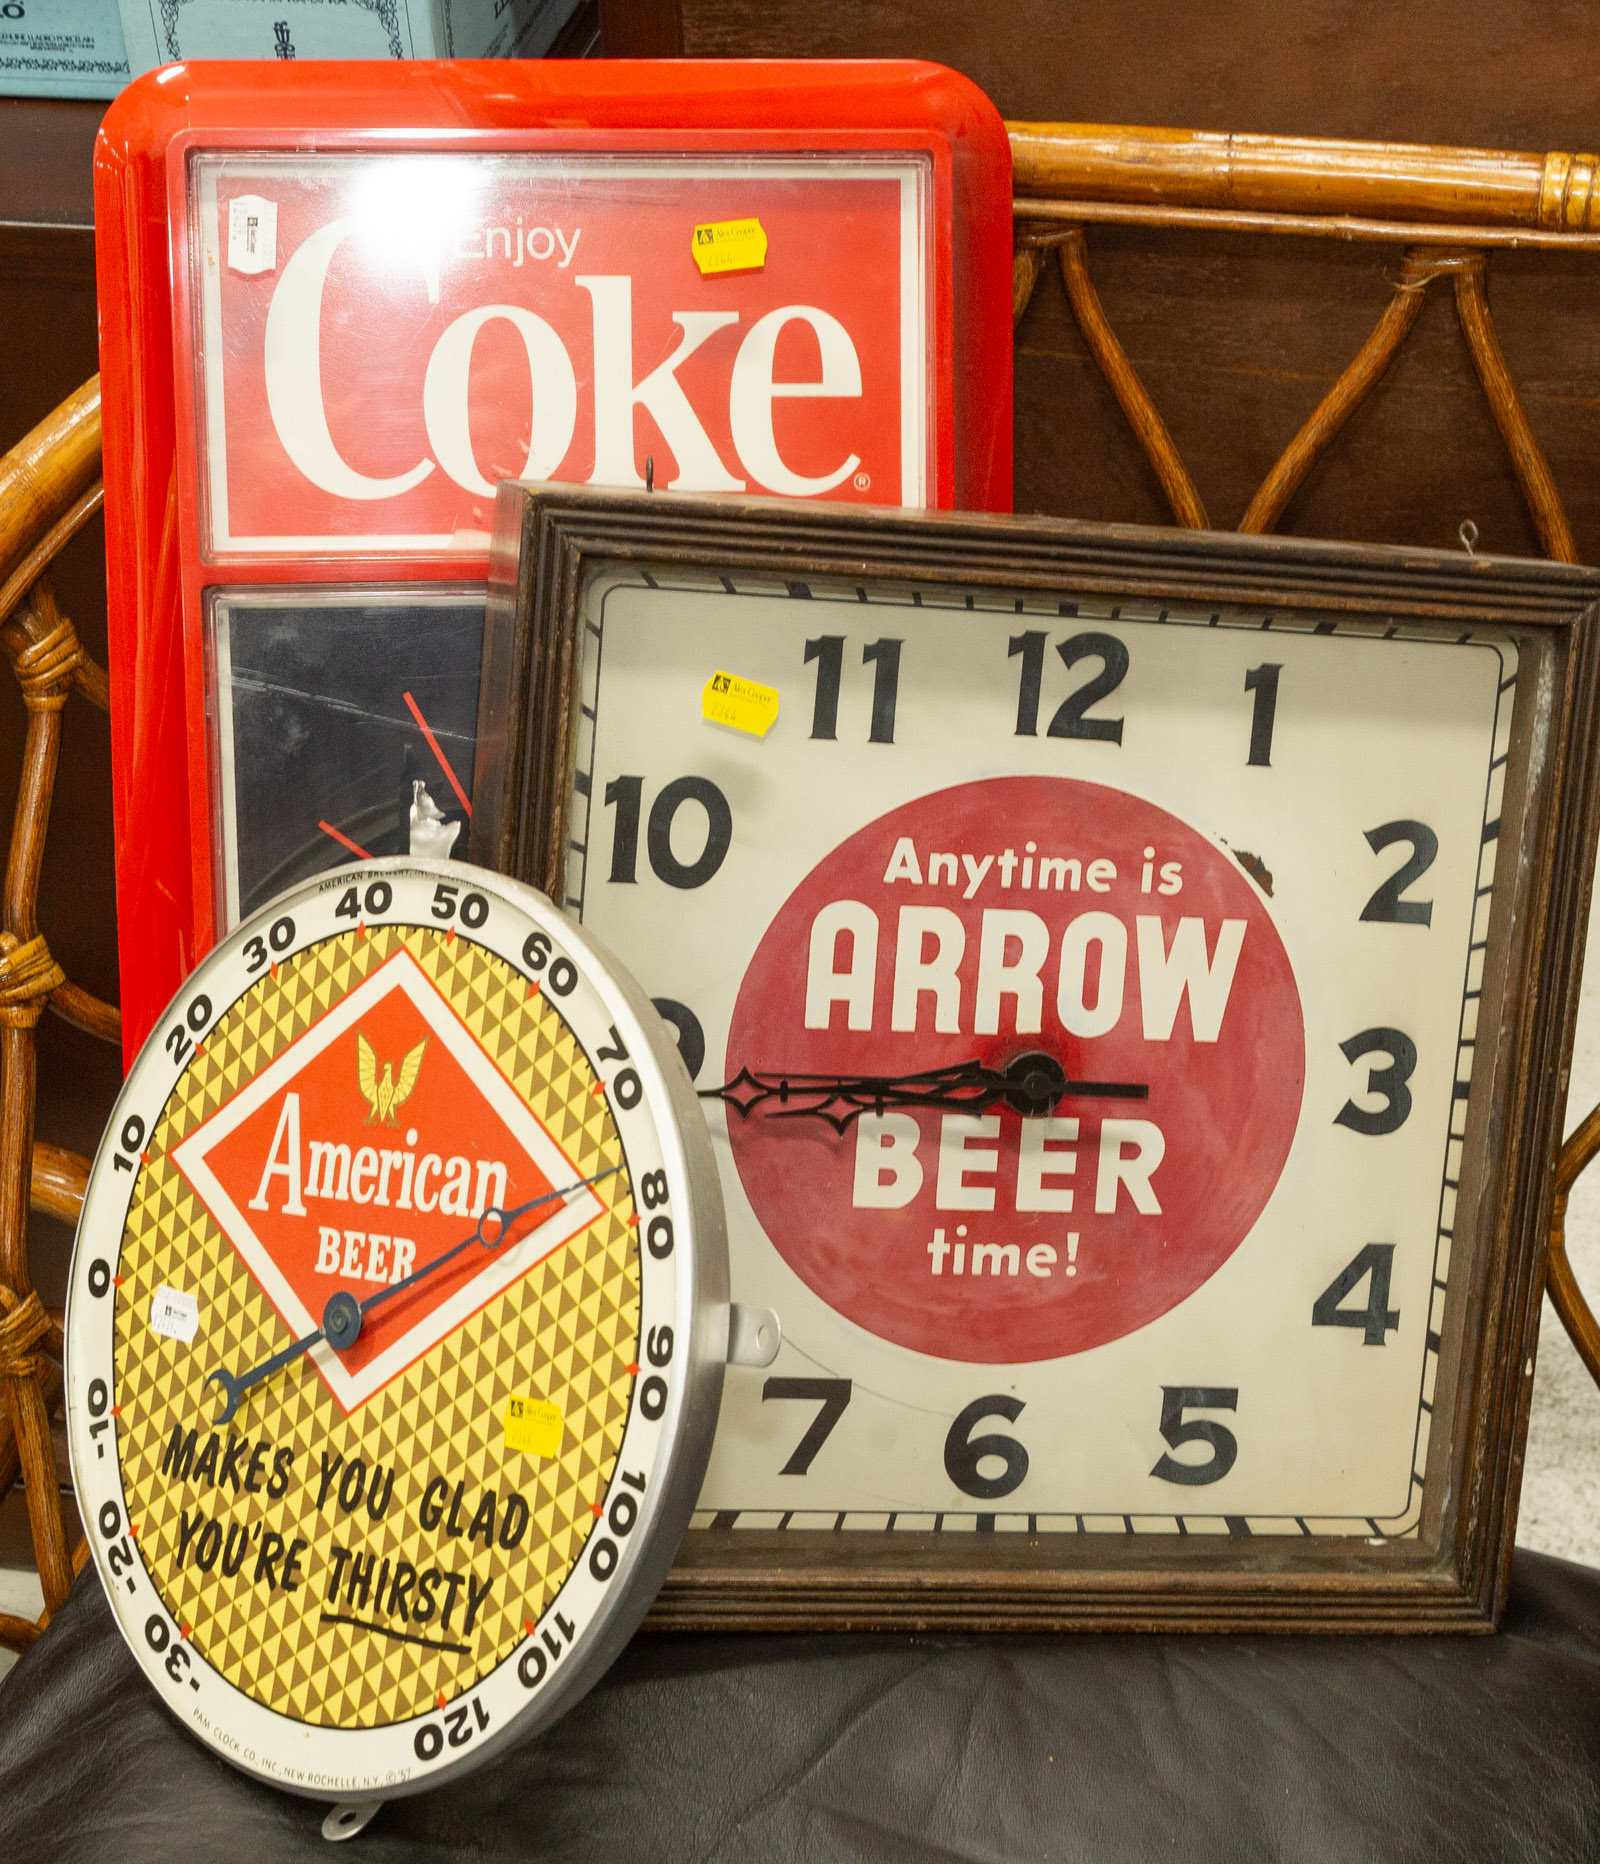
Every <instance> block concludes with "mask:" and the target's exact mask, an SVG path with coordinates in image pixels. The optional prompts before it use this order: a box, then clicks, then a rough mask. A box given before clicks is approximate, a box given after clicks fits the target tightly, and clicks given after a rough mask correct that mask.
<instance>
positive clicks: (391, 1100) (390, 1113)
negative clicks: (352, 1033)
mask: <svg viewBox="0 0 1600 1864" xmlns="http://www.w3.org/2000/svg"><path fill="white" fill-rule="evenodd" d="M427 1046H428V1038H427V1037H426V1036H424V1037H423V1038H422V1040H421V1041H420V1042H419V1043H418V1044H417V1046H416V1047H415V1048H414V1049H410V1050H408V1051H407V1053H406V1056H405V1058H404V1059H403V1060H402V1061H401V1063H400V1078H399V1080H398V1081H397V1080H396V1079H395V1075H394V1063H393V1062H392V1061H386V1062H385V1063H384V1064H383V1076H382V1079H381V1080H380V1078H379V1076H378V1058H377V1056H376V1055H375V1054H374V1053H373V1052H372V1044H371V1043H370V1042H369V1041H368V1040H367V1038H366V1037H365V1036H364V1035H363V1034H362V1033H361V1031H360V1030H359V1029H358V1030H357V1031H356V1079H357V1080H358V1081H359V1082H360V1084H361V1097H362V1099H363V1100H365V1101H366V1103H367V1105H368V1106H369V1107H371V1109H372V1111H371V1112H370V1113H369V1114H368V1115H367V1117H366V1121H365V1124H366V1125H368V1126H370V1125H371V1124H372V1123H373V1121H374V1120H376V1121H378V1122H379V1124H380V1125H381V1124H382V1122H383V1121H385V1120H387V1121H388V1122H389V1124H390V1125H391V1126H398V1125H399V1124H400V1122H399V1121H398V1120H397V1119H396V1118H395V1117H394V1111H395V1108H396V1107H400V1106H403V1105H404V1104H405V1102H406V1101H408V1100H409V1099H410V1098H411V1090H412V1089H413V1088H414V1087H415V1086H416V1084H417V1076H418V1074H420V1073H421V1071H422V1052H423V1050H424V1049H425V1048H426V1047H427Z"/></svg>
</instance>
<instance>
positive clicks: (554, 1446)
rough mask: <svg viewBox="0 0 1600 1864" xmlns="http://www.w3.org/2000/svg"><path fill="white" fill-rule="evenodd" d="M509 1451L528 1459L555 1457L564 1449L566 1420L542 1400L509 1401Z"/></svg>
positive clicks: (554, 1408) (507, 1407)
mask: <svg viewBox="0 0 1600 1864" xmlns="http://www.w3.org/2000/svg"><path fill="white" fill-rule="evenodd" d="M505 1426H506V1448H507V1449H508V1450H521V1451H522V1452H523V1453H524V1454H525V1455H528V1456H554V1455H555V1453H556V1452H557V1451H558V1450H559V1449H560V1448H561V1433H562V1432H563V1431H564V1430H565V1429H566V1419H565V1418H564V1417H562V1415H561V1413H560V1411H559V1410H558V1409H557V1408H556V1407H555V1406H554V1405H553V1404H547V1403H546V1402H545V1400H544V1399H543V1398H508V1399H507V1400H506V1416H505Z"/></svg>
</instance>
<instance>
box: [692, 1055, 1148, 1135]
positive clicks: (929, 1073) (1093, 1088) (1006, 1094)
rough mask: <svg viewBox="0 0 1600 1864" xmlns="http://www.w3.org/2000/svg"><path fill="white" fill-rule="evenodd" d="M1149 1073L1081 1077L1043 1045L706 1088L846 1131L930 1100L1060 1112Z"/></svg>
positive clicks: (966, 1107)
mask: <svg viewBox="0 0 1600 1864" xmlns="http://www.w3.org/2000/svg"><path fill="white" fill-rule="evenodd" d="M1149 1092H1150V1090H1149V1088H1148V1087H1147V1086H1146V1085H1145V1084H1144V1083H1143V1082H1142V1081H1073V1080H1069V1079H1068V1078H1067V1072H1066V1070H1065V1069H1064V1068H1063V1067H1062V1066H1061V1064H1060V1062H1058V1061H1057V1060H1056V1058H1055V1057H1054V1056H1053V1055H1045V1054H1042V1053H1040V1052H1039V1051H1037V1050H1035V1051H1032V1052H1030V1053H1028V1054H1024V1055H1017V1056H1015V1057H1013V1059H1012V1060H1010V1061H1008V1062H1007V1063H1006V1065H1005V1067H1004V1068H990V1067H988V1066H986V1065H985V1064H984V1063H983V1062H980V1061H963V1062H953V1063H952V1064H951V1065H950V1066H949V1067H947V1068H928V1069H924V1070H923V1071H922V1072H921V1073H918V1074H777V1073H757V1072H755V1071H753V1070H751V1069H749V1068H741V1069H740V1070H739V1072H738V1073H737V1074H736V1075H735V1076H734V1077H733V1079H732V1080H731V1081H728V1082H726V1083H725V1084H724V1085H723V1086H721V1087H706V1088H701V1090H700V1098H701V1099H702V1100H720V1101H722V1103H723V1104H724V1105H725V1106H728V1107H731V1108H733V1109H734V1111H735V1112H736V1113H738V1114H739V1115H740V1117H741V1118H743V1119H748V1118H749V1117H750V1115H751V1114H752V1113H754V1112H755V1111H756V1109H757V1108H758V1107H760V1108H767V1107H769V1106H770V1105H771V1103H772V1102H774V1101H776V1102H777V1103H778V1110H776V1111H773V1112H772V1113H771V1114H770V1117H771V1118H772V1119H775V1120H801V1119H818V1120H825V1121H826V1122H827V1123H828V1125H829V1126H831V1127H832V1128H833V1129H834V1131H835V1132H837V1133H844V1132H846V1131H847V1130H848V1129H849V1127H850V1125H851V1122H852V1121H854V1120H858V1119H859V1118H860V1117H861V1115H862V1114H863V1113H880V1114H881V1113H885V1112H888V1111H889V1110H890V1109H891V1108H895V1107H928V1108H933V1109H934V1110H936V1111H940V1112H945V1113H986V1112H987V1111H988V1110H989V1108H990V1107H992V1106H994V1105H996V1104H997V1103H998V1102H1000V1101H1004V1102H1005V1103H1006V1105H1007V1106H1009V1107H1010V1108H1012V1109H1013V1111H1015V1112H1017V1113H1020V1114H1022V1115H1023V1116H1024V1117H1026V1118H1031V1119H1038V1118H1041V1117H1042V1116H1043V1115H1045V1114H1048V1113H1052V1112H1054V1110H1055V1108H1056V1107H1057V1106H1058V1105H1059V1104H1060V1103H1061V1102H1062V1101H1063V1100H1067V1099H1078V1098H1083V1099H1106V1100H1144V1099H1146V1098H1147V1097H1148V1095H1149Z"/></svg>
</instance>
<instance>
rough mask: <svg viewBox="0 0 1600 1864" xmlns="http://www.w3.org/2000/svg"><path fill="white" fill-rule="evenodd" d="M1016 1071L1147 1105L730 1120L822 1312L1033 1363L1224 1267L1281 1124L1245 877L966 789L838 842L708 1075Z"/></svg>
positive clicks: (755, 1183) (1297, 1016)
mask: <svg viewBox="0 0 1600 1864" xmlns="http://www.w3.org/2000/svg"><path fill="white" fill-rule="evenodd" d="M1029 1052H1034V1053H1038V1052H1042V1053H1044V1054H1047V1055H1050V1056H1053V1057H1054V1058H1055V1059H1056V1060H1057V1061H1058V1062H1059V1063H1060V1064H1061V1066H1062V1067H1063V1068H1064V1069H1065V1072H1066V1075H1067V1077H1068V1079H1069V1081H1071V1082H1074V1083H1090V1084H1093V1083H1102V1084H1104V1083H1112V1084H1120V1085H1122V1086H1124V1087H1128V1088H1133V1089H1137V1088H1140V1087H1142V1088H1144V1089H1145V1090H1146V1092H1145V1093H1144V1094H1143V1095H1142V1096H1139V1095H1127V1094H1125V1095H1122V1096H1111V1095H1107V1094H1103V1093H1095V1092H1093V1091H1086V1092H1074V1093H1070V1094H1069V1095H1068V1096H1067V1097H1066V1098H1065V1099H1063V1100H1062V1101H1061V1102H1060V1103H1059V1104H1058V1105H1057V1107H1056V1109H1055V1111H1054V1113H1053V1114H1052V1115H1050V1116H1049V1117H1048V1118H1042V1119H1024V1118H1023V1117H1022V1115H1021V1114H1019V1113H1017V1112H1015V1111H1013V1110H1012V1109H1011V1108H1009V1107H1008V1106H1006V1105H1004V1104H1000V1105H997V1106H994V1107H991V1108H990V1109H988V1110H987V1111H983V1110H976V1111H968V1112H951V1111H946V1110H940V1109H929V1108H900V1109H890V1110H887V1111H886V1112H885V1113H884V1114H883V1115H881V1116H880V1115H878V1114H876V1113H875V1112H873V1111H872V1110H871V1096H870V1090H869V1091H868V1092H867V1093H866V1095H865V1096H858V1099H857V1103H856V1104H865V1105H866V1107H867V1109H868V1110H867V1111H866V1112H865V1113H863V1114H862V1115H861V1116H860V1117H859V1118H856V1119H854V1120H853V1121H852V1122H851V1123H850V1124H849V1125H848V1127H847V1129H846V1131H845V1132H844V1133H842V1134H840V1133H836V1132H834V1131H833V1130H832V1129H831V1128H830V1127H828V1126H827V1125H826V1124H824V1123H823V1122H822V1121H821V1120H819V1119H815V1118H793V1119H792V1118H783V1117H777V1116H778V1115H779V1114H780V1113H781V1112H785V1111H787V1110H788V1109H787V1108H780V1107H779V1105H778V1103H777V1102H776V1101H768V1102H767V1103H766V1104H765V1105H764V1106H761V1107H758V1108H756V1109H755V1110H754V1111H752V1112H751V1113H750V1114H749V1115H748V1117H744V1118H741V1117H740V1115H739V1114H738V1113H737V1112H736V1111H734V1110H733V1109H732V1108H730V1109H729V1110H728V1131H729V1136H730V1140H731V1143H732V1148H733V1155H734V1159H735V1162H736V1164H737V1166H738V1171H739V1177H740V1181H741V1183H742V1184H743V1186H744V1189H745V1192H746V1195H747V1196H748V1197H749V1199H750V1202H751V1205H752V1206H753V1208H754V1210H755V1214H756V1216H757V1218H758V1219H759V1221H760V1223H761V1225H762V1227H763V1229H764V1230H765V1231H766V1233H767V1235H768V1236H769V1237H770V1238H771V1239H772V1241H773V1243H774V1245H775V1246H776V1247H777V1249H778V1251H779V1252H780V1254H781V1255H782V1256H783V1258H784V1260H785V1261H786V1262H787V1263H788V1264H789V1266H790V1267H791V1268H792V1269H793V1270H794V1271H795V1273H796V1274H798V1275H799V1276H800V1277H801V1278H802V1279H803V1280H804V1281H805V1282H806V1283H807V1285H808V1286H809V1287H811V1288H812V1289H813V1290H815V1292H816V1293H817V1294H818V1295H820V1296H821V1297H822V1299H823V1300H824V1301H826V1302H827V1303H828V1305H829V1306H830V1307H832V1308H833V1309H835V1310H836V1311H837V1312H838V1313H840V1314H842V1315H844V1316H845V1317H846V1318H848V1319H849V1320H852V1321H854V1322H856V1323H857V1324H858V1325H859V1326H862V1327H865V1328H866V1329H867V1330H868V1331H869V1332H871V1333H874V1334H876V1335H878V1336H879V1337H880V1338H882V1339H886V1340H892V1341H894V1342H896V1343H897V1344H899V1345H902V1346H907V1347H911V1348H914V1349H915V1350H916V1351H918V1352H922V1353H928V1354H933V1355H935V1356H937V1357H940V1358H944V1359H954V1360H964V1361H971V1362H979V1363H989V1364H994V1363H1007V1362H1023V1361H1031V1360H1039V1359H1051V1358H1056V1357H1059V1356H1061V1355H1063V1354H1067V1353H1077V1352H1083V1351H1085V1350H1087V1349H1088V1348H1090V1347H1094V1346H1100V1345H1103V1344H1105V1343H1106V1342H1107V1341H1109V1340H1115V1339H1120V1338H1121V1337H1122V1336H1123V1335H1125V1334H1128V1333H1132V1332H1133V1331H1134V1330H1135V1329H1137V1328H1139V1327H1142V1326H1145V1325H1146V1324H1148V1323H1149V1322H1150V1321H1152V1320H1154V1319H1156V1318H1157V1316H1159V1315H1161V1314H1164V1313H1166V1312H1167V1311H1168V1310H1169V1309H1171V1308H1173V1307H1175V1306H1176V1305H1177V1304H1178V1303H1179V1302H1180V1301H1182V1300H1184V1299H1185V1298H1186V1297H1187V1296H1189V1295H1190V1294H1192V1293H1193V1292H1194V1291H1195V1289H1197V1288H1198V1287H1200V1285H1201V1284H1202V1283H1203V1282H1205V1281H1206V1280H1207V1279H1208V1278H1209V1277H1210V1276H1211V1275H1212V1274H1214V1273H1215V1272H1216V1270H1217V1269H1218V1268H1219V1267H1220V1266H1221V1265H1222V1264H1223V1263H1224V1262H1225V1261H1226V1260H1227V1259H1228V1257H1229V1256H1230V1255H1231V1254H1232V1253H1233V1251H1234V1250H1235V1249H1237V1248H1238V1246H1239V1244H1240V1243H1241V1242H1242V1241H1243V1240H1244V1238H1245V1236H1246V1235H1247V1234H1248V1233H1249V1231H1250V1229H1251V1227H1252V1225H1253V1224H1254V1223H1255V1222H1256V1219H1257V1218H1258V1217H1259V1216H1260V1215H1261V1212H1262V1210H1263V1208H1264V1207H1265V1205H1266V1203H1267V1200H1268V1198H1269V1197H1270V1196H1271V1194H1272V1190H1273V1187H1274V1186H1275V1185H1276V1184H1277V1182H1278V1177H1279V1174H1280V1173H1281V1172H1282V1170H1283V1165H1284V1161H1285V1159H1286V1158H1287V1157H1288V1153H1289V1146H1290V1143H1291V1141H1292V1139H1293V1137H1294V1131H1295V1126H1296V1122H1297V1121H1298V1119H1299V1114H1300V1101H1301V1091H1302V1088H1303V1086H1304V1080H1305V1036H1304V1023H1303V1017H1302V1012H1301V1007H1300V995H1299V992H1298V990H1297V989H1296V987H1295V981H1294V974H1293V972H1292V970H1291V968H1290V964H1289V958H1288V954H1287V952H1286V951H1285V950H1284V946H1283V941H1282V939H1281V938H1280V937H1279V935H1278V931H1277V928H1276V926H1275V925H1274V924H1273V922H1272V919H1271V916H1270V915H1269V913H1268V910H1267V907H1266V904H1265V901H1264V899H1263V897H1262V894H1261V892H1260V891H1259V890H1258V889H1257V887H1256V886H1255V884H1254V883H1253V882H1252V881H1250V880H1248V879H1247V878H1246V877H1245V875H1244V873H1243V872H1242V871H1241V870H1240V868H1239V867H1238V865H1237V864H1236V863H1235V862H1234V861H1233V860H1232V859H1231V858H1230V857H1229V856H1228V855H1227V854H1226V853H1225V852H1223V850H1221V849H1220V848H1218V847H1216V846H1214V845H1213V844H1212V843H1211V842H1209V841H1207V840H1206V839H1205V838H1204V837H1203V836H1202V835H1200V834H1198V833H1197V832H1196V831H1195V830H1194V829H1192V828H1190V827H1189V826H1188V825H1187V824H1186V823H1184V822H1182V821H1180V820H1179V819H1178V818H1177V817H1176V816H1174V815H1171V814H1169V813H1168V812H1167V811H1166V810H1164V809H1160V808H1157V807H1156V806H1155V805H1153V804H1151V803H1148V802H1145V801H1143V800H1142V799H1140V798H1138V797H1135V796H1130V795H1127V794H1126V793H1124V792H1123V791H1120V790H1114V789H1110V788H1107V787H1105V786H1104V785H1101V784H1095V783H1083V782H1079V781H1077V780H1075V779H1072V778H1066V777H997V778H992V779H989V780H987V781H983V782H976V783H964V784H960V785H958V786H956V787H955V788H952V789H947V790H941V791H938V792H936V793H934V794H933V795H930V796H923V797H919V798H918V799H917V800H916V801H914V802H911V803H907V804H905V805H904V806H903V807H901V808H898V809H895V810H892V811H891V812H890V813H889V814H887V815H885V816H881V817H880V818H879V819H878V820H877V821H876V822H872V823H869V824H868V825H867V826H866V827H865V828H863V829H861V830H859V831H858V832H857V833H856V834H854V835H852V836H851V837H850V838H849V839H848V840H847V841H845V842H843V843H841V844H840V846H839V847H837V848H836V849H834V851H833V852H832V853H831V854H829V855H828V856H826V858H825V859H823V860H822V861H820V862H819V863H818V864H817V866H816V867H815V868H813V869H812V871H811V873H810V874H809V875H807V877H806V878H805V879H804V880H803V881H802V882H801V883H800V885H799V886H798V887H797V888H796V889H795V890H794V892H793V893H792V894H791V895H790V896H789V898H788V900H787V901H786V902H785V903H784V905H783V907H782V909H781V910H780V911H779V913H778V914H777V916H776V918H775V919H774V920H773V922H772V924H771V925H770V926H769V927H768V929H767V932H766V934H765V936H764V937H763V938H762V941H761V943H760V945H759V946H758V947H757V948H756V953H755V956H754V958H753V959H752V960H751V963H750V967H749V969H748V971H747V972H746V973H745V977H744V981H743V983H742V984H741V986H740V989H739V995H738V999H737V1002H736V1003H735V1006H734V1014H733V1021H732V1026H731V1030H730V1033H729V1038H728V1054H727V1075H726V1077H725V1078H727V1079H731V1078H732V1077H733V1076H734V1075H736V1074H737V1073H738V1071H739V1070H740V1069H741V1068H747V1069H749V1070H750V1071H751V1072H752V1073H756V1074H762V1075H769V1076H770V1075H787V1076H789V1077H791V1079H792V1078H793V1077H794V1076H796V1075H800V1074H808V1075H821V1076H829V1077H831V1076H856V1077H859V1076H894V1077H900V1076H904V1075H907V1074H914V1073H919V1072H921V1071H923V1070H927V1069H934V1068H944V1067H948V1066H951V1065H953V1064H957V1063H961V1062H966V1061H970V1060H976V1061H980V1062H982V1063H984V1064H985V1065H986V1066H988V1067H991V1068H1003V1067H1005V1066H1006V1064H1007V1063H1009V1062H1011V1061H1012V1060H1014V1059H1015V1058H1016V1057H1017V1056H1019V1055H1022V1054H1025V1053H1029ZM797 1104H798V1105H808V1104H814V1097H807V1098H804V1099H800V1100H795V1099H791V1101H790V1102H789V1107H793V1106H795V1105H797ZM831 1110H832V1111H834V1112H836V1113H847V1112H848V1111H849V1108H848V1106H845V1105H842V1104H841V1103H839V1102H835V1103H834V1104H833V1106H832V1108H831Z"/></svg>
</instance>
